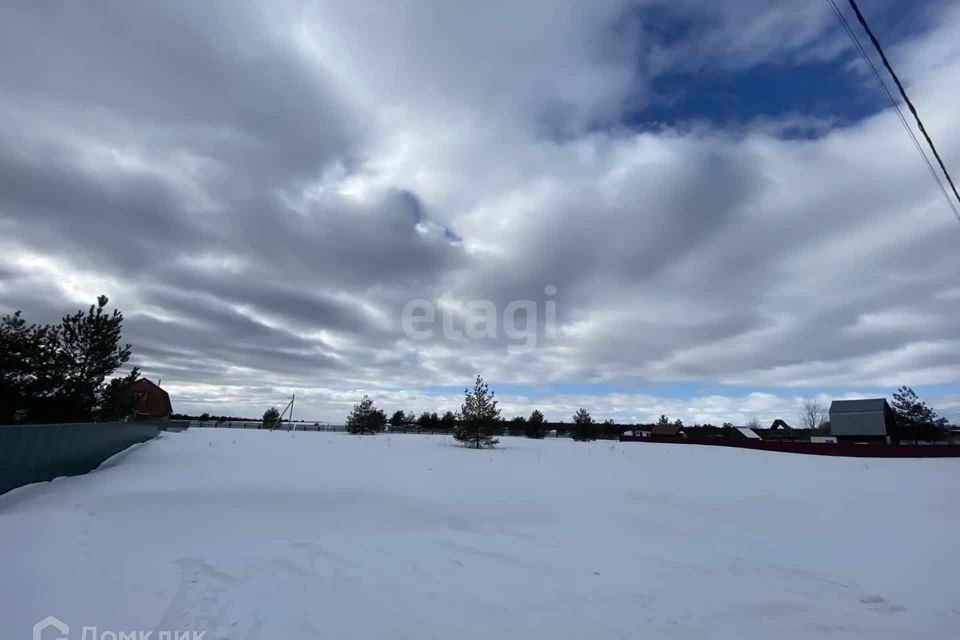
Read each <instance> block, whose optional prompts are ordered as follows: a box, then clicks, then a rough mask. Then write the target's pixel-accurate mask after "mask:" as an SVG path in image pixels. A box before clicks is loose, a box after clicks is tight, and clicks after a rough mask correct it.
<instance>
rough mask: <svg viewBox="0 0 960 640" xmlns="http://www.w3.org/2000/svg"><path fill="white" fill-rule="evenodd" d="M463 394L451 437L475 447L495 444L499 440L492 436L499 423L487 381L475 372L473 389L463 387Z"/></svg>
mask: <svg viewBox="0 0 960 640" xmlns="http://www.w3.org/2000/svg"><path fill="white" fill-rule="evenodd" d="M463 395H464V398H463V405H462V406H461V407H460V415H459V416H458V419H459V423H458V424H457V426H456V427H455V428H454V429H453V437H454V438H456V439H457V441H458V442H461V443H463V444H464V445H467V446H469V447H473V448H475V449H480V448H482V447H493V446H496V444H497V443H498V442H499V440H497V439H496V438H494V437H493V436H494V434H496V433H497V431H499V430H500V428H501V425H500V409H498V408H497V400H496V398H495V397H494V396H495V395H496V394H495V392H493V391H490V388H489V387H488V386H487V383H486V382H484V381H483V378H481V377H480V375H479V374H477V379H476V381H475V382H474V385H473V391H470V390H469V389H464V390H463Z"/></svg>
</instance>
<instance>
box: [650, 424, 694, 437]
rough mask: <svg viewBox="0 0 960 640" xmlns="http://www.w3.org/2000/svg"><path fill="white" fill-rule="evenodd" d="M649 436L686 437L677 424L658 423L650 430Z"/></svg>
mask: <svg viewBox="0 0 960 640" xmlns="http://www.w3.org/2000/svg"><path fill="white" fill-rule="evenodd" d="M650 437H651V438H686V437H687V433H686V432H685V431H684V430H683V426H681V425H679V424H658V425H656V426H654V427H653V429H651V430H650Z"/></svg>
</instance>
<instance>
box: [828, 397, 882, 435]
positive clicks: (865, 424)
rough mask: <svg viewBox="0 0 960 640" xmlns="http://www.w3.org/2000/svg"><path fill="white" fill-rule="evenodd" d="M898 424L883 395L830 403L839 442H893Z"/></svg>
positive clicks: (831, 424)
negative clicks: (892, 436) (891, 438)
mask: <svg viewBox="0 0 960 640" xmlns="http://www.w3.org/2000/svg"><path fill="white" fill-rule="evenodd" d="M894 426H895V422H894V415H893V410H891V409H890V405H888V404H887V401H886V400H885V399H883V398H865V399H863V400H834V401H833V402H832V403H831V404H830V435H832V436H834V437H836V438H837V441H838V442H843V441H847V442H849V441H854V442H878V441H879V442H889V441H890V436H891V435H892V434H893V431H894Z"/></svg>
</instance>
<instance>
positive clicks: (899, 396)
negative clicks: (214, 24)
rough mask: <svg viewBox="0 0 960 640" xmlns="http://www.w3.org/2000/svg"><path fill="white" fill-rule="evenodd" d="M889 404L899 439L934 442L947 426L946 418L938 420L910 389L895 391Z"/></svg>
mask: <svg viewBox="0 0 960 640" xmlns="http://www.w3.org/2000/svg"><path fill="white" fill-rule="evenodd" d="M891 404H892V405H893V406H892V409H893V414H894V417H895V418H896V423H897V424H896V427H897V434H896V435H897V437H899V438H906V439H914V440H927V439H931V440H935V439H938V438H939V437H940V436H941V435H942V433H941V432H942V431H943V429H944V427H946V425H947V420H946V418H938V417H937V412H936V411H934V410H933V409H931V408H930V407H929V406H927V403H926V402H924V401H923V400H921V399H920V398H919V396H917V394H916V393H915V392H914V390H913V389H911V388H910V387H907V386H902V387H900V388H899V389H897V392H896V393H895V394H893V402H892V403H891Z"/></svg>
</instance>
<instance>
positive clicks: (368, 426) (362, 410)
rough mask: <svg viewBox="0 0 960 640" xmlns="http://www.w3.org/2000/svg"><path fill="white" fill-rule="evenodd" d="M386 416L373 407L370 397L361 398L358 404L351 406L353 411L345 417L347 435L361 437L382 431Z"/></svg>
mask: <svg viewBox="0 0 960 640" xmlns="http://www.w3.org/2000/svg"><path fill="white" fill-rule="evenodd" d="M386 424H387V416H386V414H384V413H383V411H381V410H380V409H377V408H376V407H375V406H374V405H373V400H372V399H371V398H370V396H367V395H365V396H363V398H362V399H361V400H360V402H359V404H355V405H353V411H351V412H350V415H349V416H347V433H352V434H354V435H363V434H366V433H370V434H374V433H379V432H381V431H383V429H384V427H385V426H386Z"/></svg>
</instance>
